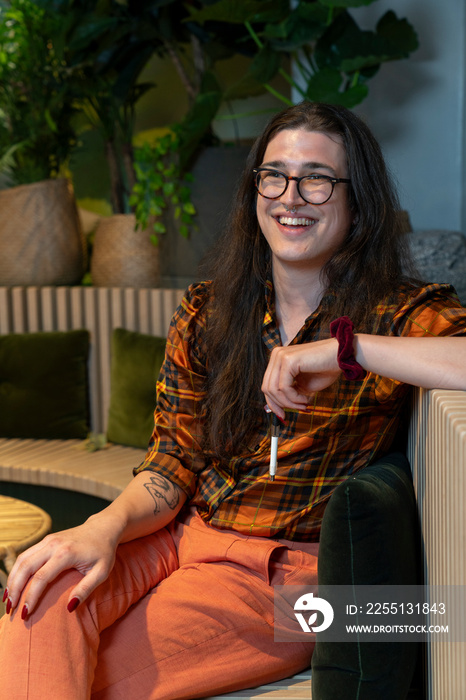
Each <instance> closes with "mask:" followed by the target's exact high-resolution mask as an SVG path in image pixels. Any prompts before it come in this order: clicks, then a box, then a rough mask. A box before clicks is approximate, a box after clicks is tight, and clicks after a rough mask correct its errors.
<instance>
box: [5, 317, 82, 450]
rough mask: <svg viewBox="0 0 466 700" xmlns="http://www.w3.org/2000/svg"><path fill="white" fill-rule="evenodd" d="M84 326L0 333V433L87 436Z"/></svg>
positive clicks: (65, 436) (6, 434) (11, 434)
mask: <svg viewBox="0 0 466 700" xmlns="http://www.w3.org/2000/svg"><path fill="white" fill-rule="evenodd" d="M88 353H89V333H88V331H86V330H75V331H62V332H40V333H11V334H8V335H2V336H0V436H1V437H17V438H48V439H53V438H60V439H66V438H85V437H86V436H87V433H88V432H89V413H88V396H87V360H88Z"/></svg>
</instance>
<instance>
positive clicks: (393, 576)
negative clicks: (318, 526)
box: [312, 453, 421, 700]
mask: <svg viewBox="0 0 466 700" xmlns="http://www.w3.org/2000/svg"><path fill="white" fill-rule="evenodd" d="M420 551H421V549H420V536H419V529H418V521H417V513H416V504H415V498H414V489H413V485H412V480H411V475H410V471H409V464H408V462H407V460H406V457H405V456H404V455H402V454H401V453H394V454H391V455H388V456H387V457H385V458H383V459H381V460H379V461H378V462H376V463H374V464H372V465H370V466H369V467H367V468H365V469H363V470H362V471H360V472H358V473H357V474H355V475H354V476H352V477H350V478H349V479H348V480H347V481H345V482H344V483H342V484H340V486H338V487H337V488H336V489H335V491H334V493H333V494H332V497H331V498H330V501H329V503H328V505H327V508H326V510H325V514H324V519H323V522H322V531H321V537H320V546H319V562H318V581H319V590H320V591H321V592H322V595H323V596H324V597H325V595H324V593H323V591H324V590H325V586H326V585H329V586H334V585H351V584H355V585H377V584H381V585H382V584H383V585H416V584H419V583H420V575H419V571H420V565H419V562H420V555H419V553H420ZM419 646H420V645H419V644H417V643H415V642H404V643H403V642H372V643H370V642H363V643H357V642H354V643H348V642H341V643H339V642H325V641H324V642H322V641H321V642H317V644H316V647H315V650H314V653H313V656H312V698H313V700H375V698H377V700H404V699H405V698H406V697H407V694H408V692H409V688H410V684H411V681H412V678H413V674H414V671H415V668H416V663H417V657H418V652H419Z"/></svg>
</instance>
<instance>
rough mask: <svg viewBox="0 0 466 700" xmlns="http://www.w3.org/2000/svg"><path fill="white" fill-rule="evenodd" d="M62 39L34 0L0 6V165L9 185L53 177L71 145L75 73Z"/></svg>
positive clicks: (58, 24) (54, 20)
mask: <svg viewBox="0 0 466 700" xmlns="http://www.w3.org/2000/svg"><path fill="white" fill-rule="evenodd" d="M63 40H64V26H63V23H62V21H61V19H60V17H59V16H57V15H56V14H53V13H52V14H50V13H48V12H46V11H45V9H44V8H43V7H41V6H40V5H38V3H36V2H32V0H11V2H8V3H5V2H2V3H1V4H0V168H1V170H2V171H3V172H6V173H7V174H8V175H9V176H10V179H11V183H12V184H25V183H32V182H37V181H40V180H45V179H48V178H51V177H57V176H59V175H60V174H61V173H63V171H64V170H65V168H66V165H67V162H68V159H69V156H70V154H71V152H72V150H73V149H74V148H75V146H76V141H77V138H76V130H75V117H76V113H77V109H76V105H75V101H74V97H75V95H76V92H75V88H76V83H75V74H74V69H73V68H71V67H70V65H69V64H68V62H67V57H66V47H65V45H64V41H63ZM76 71H77V69H76Z"/></svg>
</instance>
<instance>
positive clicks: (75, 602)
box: [66, 596, 79, 612]
mask: <svg viewBox="0 0 466 700" xmlns="http://www.w3.org/2000/svg"><path fill="white" fill-rule="evenodd" d="M78 605H79V598H77V597H76V596H75V597H74V598H71V600H70V602H69V603H68V605H67V606H66V609H67V610H68V612H73V611H74V610H76V608H77V607H78Z"/></svg>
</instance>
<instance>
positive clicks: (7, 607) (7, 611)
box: [5, 598, 11, 615]
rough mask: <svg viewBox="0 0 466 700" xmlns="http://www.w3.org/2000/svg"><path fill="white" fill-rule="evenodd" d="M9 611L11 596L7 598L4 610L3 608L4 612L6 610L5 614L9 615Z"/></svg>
mask: <svg viewBox="0 0 466 700" xmlns="http://www.w3.org/2000/svg"><path fill="white" fill-rule="evenodd" d="M10 611H11V598H8V600H7V602H6V610H5V612H6V614H7V615H9V614H10Z"/></svg>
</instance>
